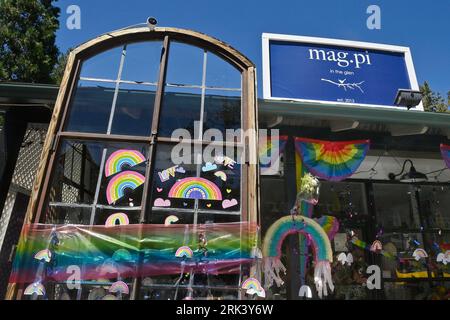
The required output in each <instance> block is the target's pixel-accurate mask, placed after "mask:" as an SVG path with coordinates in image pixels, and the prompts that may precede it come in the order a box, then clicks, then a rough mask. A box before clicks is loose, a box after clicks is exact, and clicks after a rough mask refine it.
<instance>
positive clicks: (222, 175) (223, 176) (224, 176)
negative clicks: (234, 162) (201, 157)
mask: <svg viewBox="0 0 450 320" xmlns="http://www.w3.org/2000/svg"><path fill="white" fill-rule="evenodd" d="M214 175H215V176H216V177H218V178H220V179H222V181H227V174H226V173H225V172H223V171H217V172H215V173H214Z"/></svg>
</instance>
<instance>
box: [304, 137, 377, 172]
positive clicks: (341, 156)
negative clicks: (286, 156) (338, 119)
mask: <svg viewBox="0 0 450 320" xmlns="http://www.w3.org/2000/svg"><path fill="white" fill-rule="evenodd" d="M369 146H370V141H369V140H354V141H322V140H316V139H307V138H295V148H296V151H297V152H298V154H299V155H300V157H301V159H302V162H303V164H304V165H305V167H306V168H307V169H308V171H309V172H311V173H312V174H313V175H316V176H318V177H319V178H322V179H325V180H330V181H341V180H344V179H345V178H347V177H349V176H351V175H352V174H353V173H354V172H355V171H356V169H358V167H359V166H360V165H361V163H362V162H363V160H364V158H365V157H366V154H367V151H368V150H369Z"/></svg>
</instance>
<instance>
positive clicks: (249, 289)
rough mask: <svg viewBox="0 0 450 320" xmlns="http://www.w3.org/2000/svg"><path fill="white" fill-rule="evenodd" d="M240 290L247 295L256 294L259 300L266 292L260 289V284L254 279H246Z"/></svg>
mask: <svg viewBox="0 0 450 320" xmlns="http://www.w3.org/2000/svg"><path fill="white" fill-rule="evenodd" d="M242 289H244V290H246V293H247V294H250V295H254V294H257V295H258V296H259V297H261V298H265V297H266V291H265V290H264V288H263V287H262V285H261V283H260V282H259V280H258V279H256V278H248V279H247V280H245V281H244V282H243V283H242Z"/></svg>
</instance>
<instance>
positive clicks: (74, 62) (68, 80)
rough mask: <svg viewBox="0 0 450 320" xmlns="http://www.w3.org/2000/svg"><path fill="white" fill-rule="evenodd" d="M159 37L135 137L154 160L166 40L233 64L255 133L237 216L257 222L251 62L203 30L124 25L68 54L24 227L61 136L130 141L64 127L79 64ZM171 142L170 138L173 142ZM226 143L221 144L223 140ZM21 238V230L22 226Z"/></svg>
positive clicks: (36, 207) (34, 217)
mask: <svg viewBox="0 0 450 320" xmlns="http://www.w3.org/2000/svg"><path fill="white" fill-rule="evenodd" d="M155 40H160V41H162V43H163V51H162V54H161V61H160V71H159V76H158V85H157V90H156V96H155V101H154V113H153V118H152V126H151V136H150V137H148V138H146V137H136V140H135V141H138V140H139V141H140V142H142V140H146V142H148V143H149V148H150V151H149V154H150V155H151V156H152V158H154V152H153V151H152V150H151V149H152V146H153V145H154V143H156V142H167V140H168V139H169V140H170V138H162V137H161V138H158V136H157V134H158V123H159V113H160V110H161V104H162V99H163V94H164V84H165V77H166V71H167V67H166V65H167V60H168V55H169V51H170V42H171V41H177V42H182V43H185V44H190V45H193V46H196V47H199V48H201V49H204V50H207V51H209V52H212V53H214V54H216V55H217V56H219V57H220V58H222V59H224V60H225V61H227V62H228V63H230V64H231V65H233V66H234V67H235V68H237V69H238V70H239V71H240V72H241V75H242V92H241V99H242V100H241V101H242V102H241V106H242V108H241V112H242V115H243V116H242V118H241V119H242V122H241V127H242V129H243V130H248V129H249V130H253V132H254V133H255V134H254V136H253V137H251V138H250V139H249V140H248V143H246V142H245V141H243V144H244V145H245V149H244V150H245V151H244V155H245V160H244V162H243V163H242V181H241V186H242V187H241V197H242V198H241V211H242V220H243V221H248V222H251V223H258V222H259V174H258V170H259V168H258V164H257V159H258V157H257V154H258V153H257V143H258V137H257V130H258V125H257V123H258V113H257V100H256V70H255V66H254V64H253V63H252V62H251V61H250V60H249V59H248V58H246V57H245V56H244V55H243V54H242V53H240V52H239V51H237V50H236V49H234V48H233V47H231V46H230V45H228V44H226V43H224V42H223V41H220V40H218V39H216V38H213V37H211V36H208V35H206V34H203V33H200V32H196V31H192V30H186V29H179V28H166V27H156V28H154V29H153V30H151V29H150V28H148V27H139V28H128V29H122V30H118V31H113V32H110V33H106V34H103V35H101V36H99V37H97V38H94V39H92V40H90V41H88V42H86V43H84V44H81V45H80V46H78V47H77V48H75V49H74V50H73V51H71V52H70V54H69V56H68V59H67V64H66V69H65V72H64V75H63V78H62V81H61V84H60V89H59V93H58V97H57V100H56V102H55V107H54V110H53V115H52V118H51V121H50V124H49V127H48V132H47V136H46V139H45V142H44V146H43V151H42V155H41V159H40V163H39V167H38V172H37V175H36V179H35V182H34V186H33V190H32V194H31V199H30V202H29V204H28V208H27V213H26V216H25V220H24V225H26V224H31V223H38V222H39V219H40V216H41V213H42V211H43V210H44V205H45V201H46V194H47V191H48V189H49V183H50V181H51V175H52V171H53V166H54V163H55V158H56V154H57V151H58V148H59V147H60V141H61V138H81V139H87V140H96V139H99V140H104V141H108V139H111V140H115V141H118V140H119V141H124V142H133V141H134V139H133V137H132V136H126V137H125V136H121V135H112V134H111V135H108V136H107V137H106V136H105V135H103V134H92V133H81V132H78V133H77V134H76V136H74V135H71V133H67V132H64V131H63V127H64V125H65V124H66V122H67V117H68V109H69V107H70V102H71V100H72V97H73V93H74V91H75V89H76V86H77V83H78V79H79V74H80V70H81V65H82V62H83V61H85V60H87V59H89V58H91V57H93V56H95V55H97V54H99V53H101V52H104V51H107V50H109V49H112V48H115V47H117V46H121V45H125V44H129V43H134V42H144V41H155ZM172 142H173V141H172ZM223 143H224V144H226V142H223ZM249 159H254V160H255V159H256V161H253V162H252V161H249ZM152 161H153V159H150V163H149V164H148V166H147V172H146V174H147V175H146V176H147V177H149V178H150V179H148V180H151V176H152V172H151V168H152V167H153V164H152ZM148 184H149V183H146V186H147V188H146V187H144V191H143V199H142V203H143V204H145V203H146V197H147V196H148V193H149V190H148ZM145 211H146V206H145V205H142V212H141V216H140V223H145V222H146V221H145ZM22 236H23V229H22ZM16 294H17V286H16V285H15V284H14V283H10V284H9V285H8V292H7V296H6V298H7V299H13V298H14V297H15V296H16Z"/></svg>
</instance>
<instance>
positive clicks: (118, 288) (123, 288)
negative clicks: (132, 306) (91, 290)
mask: <svg viewBox="0 0 450 320" xmlns="http://www.w3.org/2000/svg"><path fill="white" fill-rule="evenodd" d="M109 292H111V293H117V292H120V293H122V294H129V293H130V290H129V289H128V285H127V284H126V283H125V282H123V281H116V282H114V283H113V284H112V285H111V287H110V288H109Z"/></svg>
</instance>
